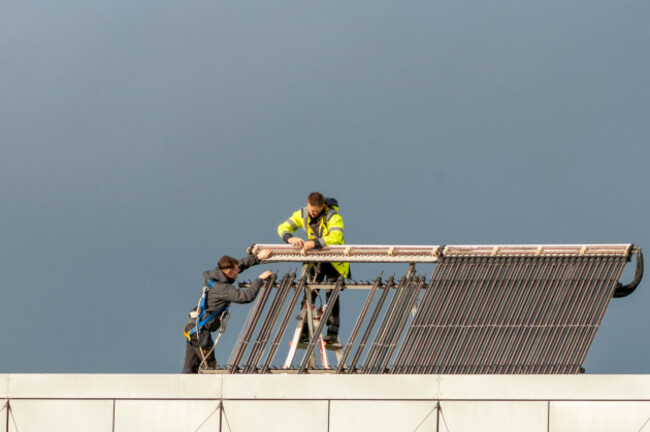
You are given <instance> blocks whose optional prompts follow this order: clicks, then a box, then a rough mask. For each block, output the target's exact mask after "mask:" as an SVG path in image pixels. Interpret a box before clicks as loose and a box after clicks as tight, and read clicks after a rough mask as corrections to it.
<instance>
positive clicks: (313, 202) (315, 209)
mask: <svg viewBox="0 0 650 432" xmlns="http://www.w3.org/2000/svg"><path fill="white" fill-rule="evenodd" d="M324 208H325V197H324V196H323V194H322V193H320V192H312V193H310V194H309V196H308V197H307V211H308V212H309V216H311V217H316V216H318V215H319V214H320V212H322V211H323V209H324Z"/></svg>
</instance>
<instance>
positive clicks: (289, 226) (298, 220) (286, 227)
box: [278, 210, 303, 243]
mask: <svg viewBox="0 0 650 432" xmlns="http://www.w3.org/2000/svg"><path fill="white" fill-rule="evenodd" d="M299 228H303V226H302V217H301V212H300V210H298V211H295V212H294V213H293V214H292V215H291V217H290V218H289V219H287V220H286V221H284V222H282V223H281V224H280V225H278V235H279V236H280V238H281V239H282V241H284V242H285V243H289V239H290V238H292V237H293V233H294V232H296V231H297V230H298V229H299Z"/></svg>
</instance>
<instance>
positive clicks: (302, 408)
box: [213, 400, 328, 432]
mask: <svg viewBox="0 0 650 432" xmlns="http://www.w3.org/2000/svg"><path fill="white" fill-rule="evenodd" d="M223 405H224V420H223V423H222V430H224V431H228V430H229V431H233V432H237V431H265V432H271V431H273V432H275V431H277V432H293V431H295V432H328V401H299V400H287V401H281V400H277V401H260V400H252V401H250V400H249V401H224V403H223ZM213 430H216V429H213Z"/></svg>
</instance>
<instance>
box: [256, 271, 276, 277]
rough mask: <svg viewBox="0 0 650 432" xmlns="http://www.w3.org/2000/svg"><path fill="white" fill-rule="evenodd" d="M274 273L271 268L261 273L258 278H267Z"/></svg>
mask: <svg viewBox="0 0 650 432" xmlns="http://www.w3.org/2000/svg"><path fill="white" fill-rule="evenodd" d="M272 274H273V272H272V271H271V270H267V271H265V272H264V273H262V274H261V275H259V276H258V278H260V279H267V278H268V277H269V276H271V275H272Z"/></svg>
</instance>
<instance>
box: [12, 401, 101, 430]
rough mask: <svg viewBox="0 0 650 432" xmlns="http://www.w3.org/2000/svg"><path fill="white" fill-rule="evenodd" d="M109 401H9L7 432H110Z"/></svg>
mask: <svg viewBox="0 0 650 432" xmlns="http://www.w3.org/2000/svg"><path fill="white" fill-rule="evenodd" d="M112 430H113V401H112V400H76V399H68V400H56V399H49V400H48V399H42V400H20V399H14V400H12V401H11V418H10V419H9V429H8V432H43V431H53V432H58V431H61V432H77V431H78V432H88V431H93V432H112Z"/></svg>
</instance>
